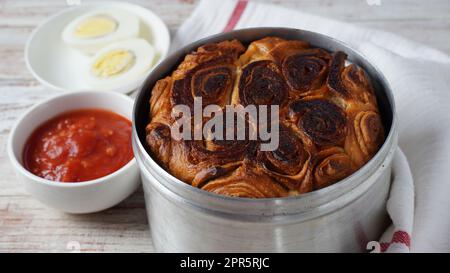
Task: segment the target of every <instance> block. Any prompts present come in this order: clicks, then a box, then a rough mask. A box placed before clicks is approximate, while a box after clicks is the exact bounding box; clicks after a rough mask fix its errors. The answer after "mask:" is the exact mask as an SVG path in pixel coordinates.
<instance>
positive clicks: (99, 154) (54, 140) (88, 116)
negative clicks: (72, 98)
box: [23, 109, 133, 182]
mask: <svg viewBox="0 0 450 273" xmlns="http://www.w3.org/2000/svg"><path fill="white" fill-rule="evenodd" d="M23 159H24V160H23V162H24V165H25V168H26V169H27V170H29V171H30V172H32V173H34V174H35V175H38V176H40V177H42V178H45V179H48V180H53V181H59V182H81V181H88V180H92V179H96V178H99V177H103V176H105V175H108V174H110V173H113V172H114V171H116V170H118V169H120V168H121V167H123V166H124V165H126V164H127V163H128V162H129V161H130V160H131V159H133V151H132V147H131V122H130V121H129V120H128V119H126V118H124V117H122V116H120V115H118V114H116V113H113V112H110V111H106V110H101V109H80V110H75V111H70V112H66V113H63V114H61V115H59V116H57V117H55V118H52V119H50V120H49V121H47V122H45V123H44V124H42V125H41V126H39V127H38V128H37V129H36V130H35V131H34V132H33V133H32V134H31V136H30V137H29V138H28V140H27V142H26V144H25V149H24V152H23Z"/></svg>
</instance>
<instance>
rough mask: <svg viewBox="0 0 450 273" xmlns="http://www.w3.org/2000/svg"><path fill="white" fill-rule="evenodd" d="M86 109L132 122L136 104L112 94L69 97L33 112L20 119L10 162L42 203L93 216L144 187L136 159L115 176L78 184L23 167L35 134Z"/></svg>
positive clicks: (46, 103) (52, 100) (13, 133)
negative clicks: (28, 143)
mask: <svg viewBox="0 0 450 273" xmlns="http://www.w3.org/2000/svg"><path fill="white" fill-rule="evenodd" d="M82 108H101V109H106V110H110V111H112V112H115V113H117V114H120V115H122V116H124V117H127V118H128V119H130V120H131V113H132V108H133V100H132V99H131V98H129V97H128V96H126V95H123V94H119V93H111V92H101V91H97V92H74V93H65V94H63V95H59V96H56V97H53V98H50V99H48V100H46V101H44V102H41V103H39V104H37V105H35V106H33V107H32V108H31V109H29V110H28V111H27V112H26V113H25V114H24V115H23V116H22V117H21V118H19V120H18V121H17V123H16V125H15V126H14V127H13V129H12V131H11V133H10V136H9V139H8V155H9V158H10V160H11V162H12V165H13V166H14V169H15V171H16V173H17V175H18V177H19V178H20V180H21V181H22V182H23V183H24V185H25V188H26V190H27V191H28V192H29V193H30V194H31V195H32V196H33V197H35V198H36V199H37V200H39V201H41V202H42V203H44V204H46V205H48V206H50V207H53V208H55V209H58V210H61V211H64V212H68V213H91V212H97V211H101V210H104V209H107V208H110V207H112V206H114V205H116V204H118V203H119V202H120V201H122V200H124V199H125V198H126V197H128V196H129V195H130V194H131V193H133V192H134V191H135V190H136V189H137V187H138V186H139V184H140V179H139V171H138V167H137V165H136V160H135V159H134V158H133V159H132V160H131V161H130V162H128V163H127V164H126V165H125V166H123V167H122V168H120V169H119V170H117V171H115V172H114V173H111V174H109V175H107V176H104V177H101V178H98V179H94V180H90V181H85V182H78V183H61V182H54V181H49V180H46V179H43V178H41V177H39V176H36V175H34V174H33V173H31V172H29V171H28V170H26V169H25V168H24V167H23V165H22V153H23V148H24V146H25V143H26V141H27V139H28V137H29V136H30V135H31V133H32V132H33V131H34V130H35V129H36V128H37V127H38V126H40V125H41V124H42V123H43V122H45V121H47V120H49V119H51V118H53V117H55V116H57V115H58V114H61V113H63V112H66V111H70V110H75V109H82Z"/></svg>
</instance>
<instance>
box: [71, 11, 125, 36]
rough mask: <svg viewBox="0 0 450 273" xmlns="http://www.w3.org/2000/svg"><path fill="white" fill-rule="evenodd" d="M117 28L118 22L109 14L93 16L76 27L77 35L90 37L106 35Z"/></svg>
mask: <svg viewBox="0 0 450 273" xmlns="http://www.w3.org/2000/svg"><path fill="white" fill-rule="evenodd" d="M116 29H117V22H116V21H115V20H114V19H112V18H111V17H108V16H93V17H90V18H87V19H86V20H84V21H83V22H81V23H80V24H79V25H78V26H77V28H76V29H75V33H74V34H75V36H76V37H78V38H83V39H88V38H96V37H100V36H104V35H106V34H109V33H112V32H114V31H116Z"/></svg>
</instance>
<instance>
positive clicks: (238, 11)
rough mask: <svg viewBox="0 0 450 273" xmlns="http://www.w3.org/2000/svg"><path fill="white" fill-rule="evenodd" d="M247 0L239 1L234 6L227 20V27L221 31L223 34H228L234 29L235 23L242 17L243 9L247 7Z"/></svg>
mask: <svg viewBox="0 0 450 273" xmlns="http://www.w3.org/2000/svg"><path fill="white" fill-rule="evenodd" d="M247 3H248V2H247V0H239V1H237V3H236V6H235V7H234V10H233V13H232V14H231V17H230V19H229V20H228V23H227V25H226V26H225V28H224V29H223V32H228V31H231V30H233V29H234V27H235V26H236V24H237V22H238V21H239V19H240V18H241V16H242V13H244V10H245V7H246V6H247Z"/></svg>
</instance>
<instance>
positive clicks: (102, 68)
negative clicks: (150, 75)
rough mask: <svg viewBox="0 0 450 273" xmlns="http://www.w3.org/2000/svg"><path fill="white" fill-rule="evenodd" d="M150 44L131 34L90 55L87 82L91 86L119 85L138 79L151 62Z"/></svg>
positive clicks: (151, 48)
mask: <svg viewBox="0 0 450 273" xmlns="http://www.w3.org/2000/svg"><path fill="white" fill-rule="evenodd" d="M154 59H155V50H154V48H153V47H152V46H151V45H150V44H149V43H148V42H147V41H146V40H144V39H140V38H134V39H128V40H124V41H121V42H117V43H113V44H110V45H108V46H106V47H104V48H103V49H101V50H100V51H99V52H98V53H97V54H95V55H94V57H93V58H92V61H91V63H90V68H89V76H88V82H89V84H90V85H91V86H92V87H94V88H101V89H104V88H119V87H122V86H124V85H127V84H130V83H133V82H136V81H139V80H142V79H143V77H144V76H145V75H146V73H147V72H148V71H149V70H150V68H151V67H152V66H153V63H154Z"/></svg>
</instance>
